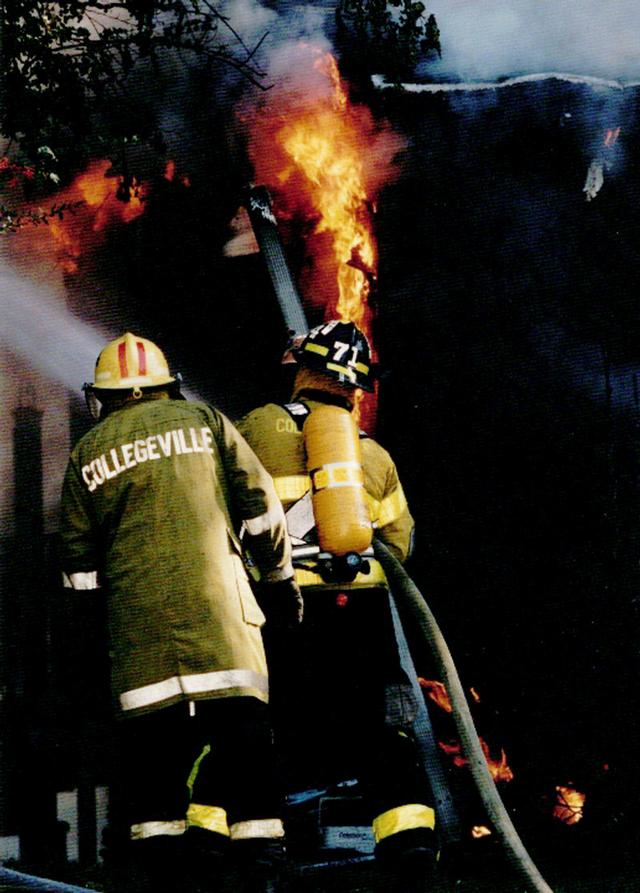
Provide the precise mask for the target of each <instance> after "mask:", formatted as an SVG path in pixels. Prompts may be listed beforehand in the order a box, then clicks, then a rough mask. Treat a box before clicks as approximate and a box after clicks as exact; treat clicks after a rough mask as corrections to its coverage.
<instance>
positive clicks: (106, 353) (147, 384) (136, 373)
mask: <svg viewBox="0 0 640 893" xmlns="http://www.w3.org/2000/svg"><path fill="white" fill-rule="evenodd" d="M179 380H180V379H179V377H176V376H173V375H171V373H170V372H169V366H168V365H167V361H166V359H165V356H164V354H163V353H162V351H161V350H160V348H159V347H158V346H157V345H155V344H154V343H153V341H149V340H148V339H147V338H140V337H139V336H138V335H132V334H131V332H125V334H124V335H122V336H121V337H120V338H116V339H115V340H114V341H110V342H109V344H107V346H106V347H104V348H103V349H102V350H101V351H100V355H99V356H98V359H97V361H96V369H95V380H94V381H93V382H92V383H91V384H90V385H89V387H90V388H93V389H95V390H98V391H102V390H104V391H113V390H116V391H123V390H129V389H130V388H131V389H133V390H135V391H137V390H139V389H140V388H157V387H160V386H162V385H168V384H172V383H174V382H175V383H178V382H179Z"/></svg>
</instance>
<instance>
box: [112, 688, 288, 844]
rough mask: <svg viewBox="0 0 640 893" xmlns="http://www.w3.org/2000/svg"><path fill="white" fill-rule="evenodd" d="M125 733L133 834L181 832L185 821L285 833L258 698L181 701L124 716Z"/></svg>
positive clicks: (125, 789)
mask: <svg viewBox="0 0 640 893" xmlns="http://www.w3.org/2000/svg"><path fill="white" fill-rule="evenodd" d="M120 738H121V748H120V750H121V766H122V776H123V778H122V782H123V784H122V799H123V811H124V815H125V821H126V822H127V824H128V826H129V829H130V837H131V839H132V840H137V839H144V838H148V837H154V836H158V835H168V836H177V835H180V834H182V833H183V832H184V830H185V829H186V827H187V825H195V826H196V827H201V828H206V829H207V830H210V831H215V832H217V833H219V834H222V835H224V836H226V837H228V836H230V837H231V838H234V837H238V838H252V837H267V838H268V837H271V838H278V837H282V836H283V830H282V822H281V820H280V817H281V815H282V805H281V798H280V795H279V791H278V784H277V782H276V776H275V768H274V763H273V755H272V734H271V726H270V723H269V720H268V708H267V706H266V705H265V704H263V703H262V702H261V701H258V700H257V699H255V698H249V697H236V698H218V699H213V700H208V701H196V702H193V703H192V704H191V705H190V704H188V703H186V702H184V703H180V704H176V705H173V706H171V707H166V708H164V709H161V710H157V711H155V712H153V713H149V714H146V715H143V716H139V717H135V718H132V719H127V720H124V721H123V722H122V723H121V726H120ZM203 751H204V756H202V754H203ZM207 751H208V752H207ZM201 756H202V759H201V760H200V764H199V770H198V771H197V773H195V772H192V770H193V767H194V764H195V763H196V761H197V760H198V758H199V757H201ZM190 775H191V781H192V788H193V790H192V794H191V795H190V790H189V787H188V785H187V781H188V779H189V777H190ZM194 776H195V777H194Z"/></svg>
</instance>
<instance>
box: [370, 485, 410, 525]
mask: <svg viewBox="0 0 640 893" xmlns="http://www.w3.org/2000/svg"><path fill="white" fill-rule="evenodd" d="M406 509H407V500H406V497H405V495H404V491H403V489H402V486H401V485H400V484H398V486H397V487H396V489H395V490H394V491H393V493H390V494H389V495H388V496H385V498H384V499H382V500H380V501H378V500H377V499H373V498H370V499H369V510H370V512H371V517H372V518H373V519H374V523H375V525H376V527H384V526H385V525H386V524H392V523H393V521H397V520H398V518H399V517H400V515H401V514H402V513H403V512H404V511H406Z"/></svg>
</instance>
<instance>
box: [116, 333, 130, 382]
mask: <svg viewBox="0 0 640 893" xmlns="http://www.w3.org/2000/svg"><path fill="white" fill-rule="evenodd" d="M118 363H119V364H120V378H128V377H129V370H128V368H127V345H126V344H125V342H124V341H122V342H121V343H120V344H119V345H118Z"/></svg>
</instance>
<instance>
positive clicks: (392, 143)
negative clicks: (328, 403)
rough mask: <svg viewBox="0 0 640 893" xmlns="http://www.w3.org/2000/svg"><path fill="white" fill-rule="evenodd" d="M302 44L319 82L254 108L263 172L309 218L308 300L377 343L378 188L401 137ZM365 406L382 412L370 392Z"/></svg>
mask: <svg viewBox="0 0 640 893" xmlns="http://www.w3.org/2000/svg"><path fill="white" fill-rule="evenodd" d="M298 51H299V52H300V54H301V61H300V63H299V65H298V67H299V66H300V65H306V66H307V67H308V68H309V69H311V70H312V73H313V78H314V79H315V80H314V88H313V89H312V88H309V90H307V91H306V92H305V94H304V95H300V94H299V93H294V92H293V91H288V90H286V89H282V90H280V91H276V92H275V93H273V94H271V96H270V97H269V98H268V102H269V106H268V107H267V108H266V110H265V114H263V115H258V116H256V115H255V112H254V113H252V115H251V118H250V125H251V127H250V130H251V137H252V142H251V147H250V148H251V154H252V159H253V162H254V166H255V169H256V176H257V179H258V180H259V181H260V182H264V183H265V184H266V185H267V186H268V187H269V189H270V191H271V192H272V194H273V197H274V204H275V206H276V211H277V214H278V218H279V220H282V219H290V220H291V219H294V218H295V219H298V220H300V219H301V218H302V219H303V220H304V221H305V223H306V226H307V232H306V243H305V248H306V251H307V254H308V256H310V258H311V263H310V264H307V265H306V271H305V272H304V274H303V277H306V278H305V281H303V282H301V287H302V292H303V294H304V295H305V297H306V298H307V299H308V300H309V301H311V302H314V303H321V304H322V305H323V307H324V318H325V319H331V318H335V317H337V318H339V319H341V320H344V321H350V322H353V323H355V324H356V325H357V326H358V327H359V328H360V329H361V330H362V331H363V332H364V333H365V334H366V335H367V337H368V338H369V341H370V342H371V320H372V310H371V307H370V305H369V297H370V295H371V288H372V285H373V283H374V282H375V278H376V270H377V260H378V259H377V247H376V242H375V238H374V234H373V225H372V217H373V193H374V191H375V187H376V183H379V182H380V179H378V178H379V177H380V176H382V179H389V178H390V170H391V167H390V163H391V158H392V155H393V154H394V153H395V151H397V149H398V148H399V146H400V141H399V138H398V137H397V136H395V135H393V134H391V133H390V131H386V132H385V131H384V128H383V127H378V126H377V125H374V122H373V119H372V116H371V113H370V112H369V110H368V109H366V108H365V107H364V106H356V105H353V104H352V103H351V102H350V101H349V98H348V95H347V92H346V90H345V87H344V85H343V83H342V81H341V78H340V74H339V71H338V66H337V63H336V60H335V58H334V57H333V56H332V55H331V54H329V53H322V52H321V51H320V50H318V49H316V48H313V47H309V46H305V45H301V46H300V47H299V48H298ZM383 142H384V144H385V148H382V146H383ZM372 349H373V352H374V354H375V345H373V344H372ZM365 406H366V407H367V410H366V411H368V412H369V413H373V404H372V403H371V402H370V401H367V400H366V398H365ZM365 406H363V407H361V409H362V410H363V411H365Z"/></svg>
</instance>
